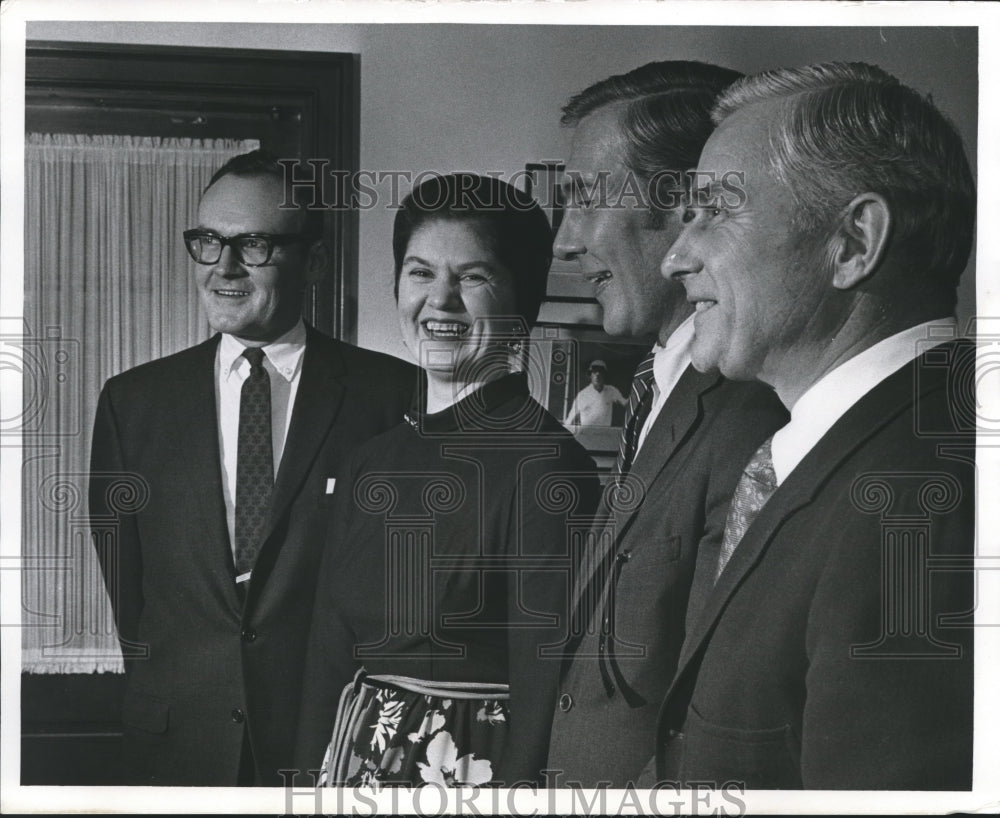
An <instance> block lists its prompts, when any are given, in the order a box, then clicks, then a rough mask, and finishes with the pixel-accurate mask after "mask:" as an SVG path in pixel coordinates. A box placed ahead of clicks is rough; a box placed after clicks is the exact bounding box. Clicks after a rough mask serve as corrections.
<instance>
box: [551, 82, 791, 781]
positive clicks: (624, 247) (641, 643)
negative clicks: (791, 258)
mask: <svg viewBox="0 0 1000 818" xmlns="http://www.w3.org/2000/svg"><path fill="white" fill-rule="evenodd" d="M738 77H739V74H737V73H736V72H735V71H730V70H728V69H724V68H719V67H717V66H712V65H706V64H703V63H693V62H658V63H650V64H649V65H644V66H642V67H641V68H637V69H635V70H634V71H631V72H629V73H627V74H624V75H622V76H616V77H611V78H609V79H606V80H603V81H602V82H599V83H597V84H596V85H593V86H591V87H590V88H588V89H586V90H585V91H583V92H582V93H580V94H578V95H577V96H575V97H574V98H573V99H572V100H570V102H569V104H568V105H567V106H566V107H565V109H564V115H563V123H564V124H567V125H572V126H574V132H573V140H572V149H571V155H570V158H569V160H568V162H567V168H566V175H565V178H564V181H563V189H564V191H565V194H566V195H565V198H566V201H567V207H566V212H565V214H564V219H563V222H562V224H561V226H560V228H559V233H558V235H557V236H556V240H555V244H554V247H553V250H554V253H555V254H556V255H557V256H559V257H560V258H562V259H576V260H577V261H578V263H579V265H580V271H581V273H582V274H583V275H584V276H586V277H587V278H588V279H589V280H590V281H592V282H593V283H594V285H595V290H596V297H597V300H598V301H599V302H600V304H601V306H602V308H603V323H604V329H605V331H606V332H607V333H609V334H610V335H615V336H623V337H626V338H629V339H641V340H643V341H645V342H646V343H649V344H652V345H654V346H653V349H652V351H651V352H650V353H649V355H648V356H647V357H646V359H645V360H644V361H643V362H642V363H641V364H640V366H639V369H638V371H637V372H636V376H635V379H634V381H633V384H632V388H631V392H630V396H629V406H628V408H627V410H626V421H625V427H624V429H623V433H622V439H621V445H620V452H619V457H618V462H617V465H616V469H615V474H614V476H613V478H612V480H611V482H610V483H609V486H608V490H607V491H606V493H605V499H604V502H603V505H602V509H601V520H600V521H599V522H598V524H597V525H595V527H594V530H593V541H592V543H591V546H592V550H591V551H590V552H589V553H587V554H585V556H584V559H583V561H582V566H581V569H580V572H579V576H578V577H577V578H576V580H575V583H574V585H575V591H574V597H573V598H574V604H573V608H572V612H571V626H572V637H571V640H570V642H569V644H568V645H567V646H566V647H567V652H569V653H571V654H572V658H571V659H568V660H567V661H566V663H565V665H564V668H563V675H562V683H561V689H560V695H559V698H558V700H557V701H556V702H553V706H554V716H553V722H552V736H551V745H550V751H549V757H548V768H549V772H548V776H549V783H550V785H552V786H564V785H567V784H571V783H574V782H579V783H580V784H582V785H584V786H590V787H594V786H598V785H600V784H602V783H604V784H609V785H611V786H613V787H622V786H625V785H627V784H629V783H630V782H632V781H634V780H635V779H636V778H637V777H638V775H639V773H640V772H641V770H642V768H643V766H644V764H645V763H646V762H647V761H648V759H649V758H650V756H651V755H652V753H653V749H654V735H655V718H656V712H657V709H658V708H659V706H660V702H661V700H662V697H663V694H664V693H665V692H666V690H667V686H668V685H669V682H670V678H671V676H672V675H673V672H674V667H675V665H676V662H677V655H678V652H679V650H680V646H681V642H682V640H683V638H684V623H685V617H686V615H687V609H688V604H689V600H690V602H691V603H692V604H695V603H696V601H697V600H699V599H700V598H701V595H700V594H699V593H694V594H693V595H692V594H690V591H691V583H692V577H693V575H694V573H695V568H696V564H697V563H698V562H699V561H708V562H712V561H713V560H714V558H715V555H716V554H717V552H718V548H719V543H720V542H721V537H722V529H723V524H724V522H725V511H726V506H727V504H728V501H729V498H730V497H731V496H732V491H733V487H734V486H735V485H736V481H737V479H738V477H739V474H740V469H741V467H742V465H743V463H745V462H746V459H747V458H748V457H749V456H750V454H751V453H752V452H753V450H754V449H755V448H756V447H757V446H758V445H759V444H760V441H761V440H763V439H764V438H765V437H767V435H768V434H770V433H771V432H772V431H773V430H774V429H776V428H777V427H778V426H780V425H781V424H782V423H783V422H784V421H785V420H786V419H787V415H786V414H785V412H784V410H783V409H782V407H781V405H780V403H779V402H778V401H777V399H776V398H775V397H774V395H773V393H772V392H771V390H769V389H767V388H764V387H761V386H759V385H756V384H736V383H732V382H728V381H725V380H723V379H722V378H720V377H719V376H717V375H714V374H701V373H699V372H697V371H696V370H695V369H693V368H692V367H691V365H690V364H691V354H690V346H691V340H692V336H693V326H692V321H691V313H692V308H691V305H689V304H688V303H687V301H686V299H685V296H684V290H683V287H681V286H679V285H678V284H677V283H676V282H672V281H667V280H664V279H663V278H662V277H661V276H660V272H659V270H660V264H661V262H662V261H663V257H664V254H665V253H666V252H667V251H668V249H669V248H670V246H671V245H672V244H673V241H674V239H675V238H676V237H677V235H678V233H679V232H680V230H681V227H682V223H681V216H682V213H683V193H684V190H685V172H686V171H687V170H688V169H689V168H690V167H692V166H693V165H694V164H695V162H696V161H697V157H698V153H699V151H700V150H701V146H702V144H703V143H704V141H705V139H707V138H708V135H709V134H710V133H711V131H712V122H711V119H710V117H709V112H710V110H711V107H712V103H713V102H714V100H715V98H716V96H718V94H719V92H720V91H722V90H723V88H725V87H726V86H727V85H729V84H730V83H731V82H732V81H733V80H735V79H737V78H738Z"/></svg>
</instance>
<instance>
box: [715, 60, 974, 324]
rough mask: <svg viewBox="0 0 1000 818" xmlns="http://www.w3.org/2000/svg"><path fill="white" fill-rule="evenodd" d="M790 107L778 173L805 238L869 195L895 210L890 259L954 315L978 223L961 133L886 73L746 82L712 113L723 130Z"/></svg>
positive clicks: (821, 73) (826, 70)
mask: <svg viewBox="0 0 1000 818" xmlns="http://www.w3.org/2000/svg"><path fill="white" fill-rule="evenodd" d="M775 99H780V100H785V101H787V104H785V105H783V106H781V113H780V114H779V115H778V116H777V117H776V118H775V120H774V121H773V122H772V123H771V126H770V127H771V133H770V144H771V156H770V164H771V167H772V169H773V170H774V172H775V174H776V176H777V178H778V179H779V180H780V181H781V182H782V183H783V184H784V185H785V186H787V188H788V193H789V195H790V196H791V197H792V201H793V203H794V207H795V212H796V221H797V226H798V227H799V228H801V229H803V230H810V231H828V230H829V229H830V227H832V225H833V222H834V220H835V219H837V218H838V217H839V216H840V215H841V213H842V210H843V208H844V207H846V205H847V204H848V203H850V201H851V200H852V199H853V198H854V197H855V196H857V195H858V194H860V193H864V192H872V193H878V194H879V195H881V196H884V197H885V199H886V200H887V201H888V203H889V208H890V213H891V219H892V234H891V237H890V252H892V253H895V254H897V257H898V258H900V259H901V260H902V262H903V263H904V264H907V265H909V266H910V267H911V268H912V269H913V270H914V271H915V272H923V273H925V274H927V275H926V276H925V279H926V283H928V284H930V285H931V286H932V287H934V288H935V289H936V290H937V291H938V293H939V295H940V297H942V298H946V299H947V298H950V299H951V301H950V303H951V306H954V301H955V296H956V294H955V288H956V287H957V286H958V280H959V277H960V276H961V274H962V271H963V270H964V269H965V265H966V263H967V262H968V258H969V253H970V251H971V248H972V237H973V228H974V224H975V215H976V191H975V182H974V180H973V178H972V171H971V170H970V168H969V162H968V159H967V157H966V154H965V149H964V147H963V145H962V139H961V137H960V136H959V134H958V131H957V129H956V128H955V126H954V125H953V124H952V123H951V121H950V120H948V119H947V118H946V117H945V116H944V114H942V113H941V112H940V111H939V110H938V109H937V108H936V107H935V106H934V104H933V102H932V101H931V99H930V98H929V97H925V96H922V95H921V94H919V93H917V92H916V91H915V90H913V89H912V88H909V87H907V86H906V85H903V84H902V83H901V82H900V81H899V80H898V79H897V78H896V77H894V76H892V75H891V74H889V73H887V72H886V71H883V70H882V69H881V68H879V67H877V66H874V65H868V64H866V63H825V64H820V65H810V66H806V67H802V68H781V69H777V70H774V71H765V72H763V73H761V74H756V75H754V76H750V77H746V78H744V79H742V80H740V81H738V82H736V83H734V84H733V85H732V86H731V87H730V88H729V89H727V90H726V91H725V92H724V93H723V94H722V95H721V96H720V97H719V100H718V102H717V103H716V106H715V109H714V111H713V112H712V118H713V120H714V121H715V122H716V123H717V124H718V123H721V122H722V121H723V120H724V119H725V118H726V117H728V116H730V115H731V114H733V113H735V112H737V111H739V110H740V109H741V108H744V107H746V106H748V105H753V104H754V103H757V102H764V101H769V100H775Z"/></svg>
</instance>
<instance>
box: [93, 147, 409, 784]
mask: <svg viewBox="0 0 1000 818" xmlns="http://www.w3.org/2000/svg"><path fill="white" fill-rule="evenodd" d="M282 179H283V177H282V173H281V167H280V166H279V165H278V164H277V162H276V161H275V159H274V158H273V157H271V156H269V155H267V154H265V153H263V152H261V151H254V152H253V153H251V154H246V155H244V156H240V157H237V158H236V159H234V160H231V161H230V162H229V163H227V165H226V166H224V167H223V168H222V169H221V170H220V171H219V172H218V173H216V175H215V176H214V177H213V178H212V181H211V183H210V184H209V186H208V187H207V188H206V189H205V191H204V193H203V194H202V198H201V202H200V204H199V206H198V226H197V227H196V228H194V229H192V230H187V231H185V233H184V240H185V243H186V244H187V247H188V250H189V252H190V254H191V256H192V258H193V259H194V260H195V262H197V267H196V268H195V282H196V285H197V289H198V293H199V296H200V299H201V304H202V307H203V308H204V310H205V313H206V315H207V317H208V322H209V324H210V325H211V327H212V328H213V329H214V330H216V331H217V333H218V334H216V335H215V336H213V337H212V338H210V339H209V340H208V341H205V342H204V343H202V344H199V345H197V346H195V347H192V348H191V349H187V350H184V351H183V352H179V353H177V354H176V355H171V356H168V357H166V358H162V359H160V360H157V361H153V362H151V363H147V364H145V365H143V366H139V367H136V368H135V369H131V370H129V371H128V372H124V373H122V374H120V375H117V376H116V377H113V378H111V379H110V380H109V381H108V382H107V384H105V387H104V390H103V391H102V393H101V398H100V402H99V404H98V409H97V418H96V421H95V424H94V438H93V448H92V454H91V472H92V474H91V481H90V510H91V515H92V516H93V517H94V518H95V519H99V520H102V521H105V522H106V521H107V520H108V519H116V520H117V523H118V526H117V536H116V538H115V539H114V540H113V541H111V542H97V546H98V552H99V556H100V560H101V567H102V570H103V572H104V578H105V583H106V585H107V589H108V593H109V595H110V597H111V600H112V606H113V608H114V612H115V620H116V623H117V626H118V635H119V639H120V641H121V644H122V651H123V654H124V656H125V668H126V673H127V675H128V680H127V686H126V693H125V701H124V706H123V714H122V721H123V723H124V729H125V735H124V757H125V762H126V765H127V770H128V775H127V780H128V783H134V784H153V785H155V784H178V785H212V786H234V785H237V784H268V785H278V784H280V783H282V782H281V778H280V776H279V774H278V770H279V769H282V768H291V767H292V760H293V759H292V754H293V751H294V741H295V736H294V732H295V725H296V723H297V714H298V705H299V690H300V684H301V675H302V665H303V661H304V652H305V642H306V637H307V632H308V628H309V620H310V615H311V611H312V602H313V598H314V596H315V582H316V580H315V577H316V572H317V567H318V560H319V552H320V547H321V545H322V543H323V540H324V534H325V529H326V522H327V521H326V516H325V510H326V504H327V501H328V500H329V498H330V497H331V496H332V489H333V482H334V481H333V479H332V475H334V474H335V471H336V469H337V466H338V464H339V463H340V462H341V461H342V460H343V459H344V457H345V455H346V454H347V453H348V452H349V451H350V450H351V449H352V448H354V447H355V446H357V445H358V444H359V443H361V442H363V441H364V440H366V439H368V438H369V437H372V436H374V435H375V434H378V433H380V432H382V431H384V430H385V429H388V428H389V427H390V426H393V425H395V424H396V423H398V421H399V418H400V417H402V413H403V412H404V411H405V409H406V408H407V406H408V405H409V399H410V395H411V394H412V391H413V387H414V385H415V381H416V370H415V368H414V367H412V366H410V365H408V364H405V363H403V362H402V361H398V360H396V359H395V358H392V357H390V356H387V355H381V354H378V353H375V352H368V351H365V350H361V349H357V348H355V347H353V346H350V345H348V344H344V343H341V342H339V341H335V340H333V339H332V338H328V337H327V336H325V335H322V334H321V333H319V332H318V331H316V330H315V329H313V328H312V327H309V326H306V325H305V323H304V322H303V320H302V307H303V299H304V294H305V289H306V287H307V286H308V285H309V284H311V283H313V282H315V281H317V280H319V278H320V277H321V276H322V274H323V272H324V267H325V264H326V255H327V251H326V247H325V246H324V243H323V241H322V235H321V230H320V228H321V214H319V213H315V214H313V213H307V212H305V211H303V210H301V209H299V208H295V207H290V208H289V207H281V205H282V203H283V202H285V201H286V199H285V196H284V193H285V190H284V187H283V182H282ZM122 479H125V480H126V481H129V482H130V483H131V485H132V486H134V487H136V491H137V492H138V494H137V495H136V496H135V497H134V498H133V499H135V500H136V502H134V503H132V504H131V507H129V508H123V507H122V504H121V503H120V502H119V500H120V497H119V493H120V492H119V491H117V490H116V484H120V481H121V480H122Z"/></svg>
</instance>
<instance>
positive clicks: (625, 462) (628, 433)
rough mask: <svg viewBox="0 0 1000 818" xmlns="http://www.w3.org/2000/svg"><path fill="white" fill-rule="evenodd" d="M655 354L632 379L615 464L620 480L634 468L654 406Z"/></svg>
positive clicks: (649, 355) (641, 364)
mask: <svg viewBox="0 0 1000 818" xmlns="http://www.w3.org/2000/svg"><path fill="white" fill-rule="evenodd" d="M655 357H656V353H655V352H650V353H649V354H648V355H647V356H646V357H645V358H643V359H642V363H640V364H639V368H638V369H637V370H636V371H635V377H634V378H632V389H631V390H630V391H629V396H628V411H627V412H626V413H625V426H624V428H623V429H622V436H621V440H620V441H619V444H618V459H617V460H616V462H615V475H616V478H620V477H622V476H624V475H626V474H628V471H629V469H631V468H632V461H633V460H634V459H635V453H636V449H638V447H639V433H640V432H641V431H642V425H643V424H644V423H645V422H646V418H647V417H649V410H650V408H651V407H652V405H653V380H654V378H653V360H654V359H655Z"/></svg>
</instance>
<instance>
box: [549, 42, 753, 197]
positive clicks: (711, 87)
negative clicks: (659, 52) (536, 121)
mask: <svg viewBox="0 0 1000 818" xmlns="http://www.w3.org/2000/svg"><path fill="white" fill-rule="evenodd" d="M741 76H743V75H742V74H741V73H740V72H739V71H733V70H732V69H729V68H720V67H719V66H717V65H709V64H708V63H703V62H693V61H685V60H665V61H661V62H651V63H647V64H646V65H643V66H640V67H639V68H635V69H633V70H632V71H629V72H628V73H626V74H617V75H615V76H613V77H608V78H607V79H603V80H601V81H600V82H596V83H594V84H593V85H591V86H590V87H588V88H585V89H584V90H583V91H581V92H580V93H578V94H576V95H575V96H574V97H572V98H571V99H570V101H569V102H568V103H566V105H565V106H564V107H563V109H562V111H563V114H562V120H561V121H562V124H563V125H577V124H578V123H579V122H580V120H582V119H583V118H584V117H585V116H587V115H588V114H591V113H593V112H594V111H596V110H598V109H599V108H603V107H605V106H607V105H620V106H621V113H620V119H619V122H620V125H621V132H622V136H623V137H624V139H625V155H624V156H623V163H624V165H625V167H626V168H627V169H628V170H630V171H632V172H633V173H634V174H636V176H638V177H639V178H640V179H643V180H644V181H649V180H650V179H652V178H654V177H655V176H656V175H657V174H660V173H663V172H664V171H675V172H678V173H684V172H685V171H687V170H689V169H690V168H693V167H694V166H695V165H697V164H698V157H699V156H700V155H701V149H702V147H703V146H704V144H705V140H707V139H708V137H709V134H711V133H712V130H713V129H714V125H713V124H712V120H711V116H710V114H711V110H712V104H713V103H714V102H715V99H716V97H718V95H719V93H720V92H721V91H722V90H723V89H724V88H726V87H727V86H728V85H730V84H731V83H732V82H734V81H735V80H737V79H739V78H740V77H741Z"/></svg>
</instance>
